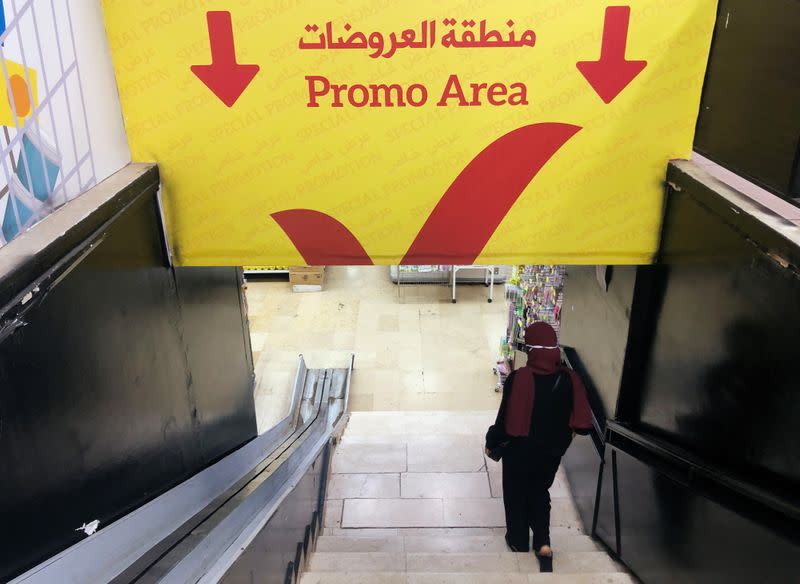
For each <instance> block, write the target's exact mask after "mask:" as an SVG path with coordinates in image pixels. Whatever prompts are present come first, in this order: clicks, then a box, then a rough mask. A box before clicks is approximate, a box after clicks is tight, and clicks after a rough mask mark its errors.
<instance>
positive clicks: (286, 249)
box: [103, 0, 716, 265]
mask: <svg viewBox="0 0 800 584" xmlns="http://www.w3.org/2000/svg"><path fill="white" fill-rule="evenodd" d="M103 4H104V10H105V16H106V21H107V28H108V33H109V39H110V43H111V47H112V53H113V57H114V62H115V67H116V72H117V79H118V83H119V89H120V95H121V98H122V103H123V109H124V112H125V117H126V123H127V131H128V138H129V141H130V145H131V149H132V153H133V157H134V159H136V160H143V161H144V160H154V161H156V162H158V163H159V165H160V167H161V172H162V177H163V182H164V200H165V208H166V214H167V222H168V228H169V234H170V240H171V243H172V246H173V252H174V255H175V258H176V260H177V261H178V262H179V263H181V264H184V265H242V264H255V265H264V264H280V265H294V264H300V263H304V262H305V263H309V264H368V263H376V264H396V263H404V264H432V263H446V264H469V263H489V264H501V263H592V264H612V263H647V262H650V261H651V260H652V257H653V254H654V252H655V250H656V246H657V241H658V232H659V227H660V225H659V223H660V217H661V208H662V202H663V186H662V181H663V178H664V173H665V170H666V165H667V162H668V161H669V160H670V159H671V158H686V157H688V156H689V155H690V152H691V145H692V138H693V133H694V125H695V120H696V118H697V110H698V104H699V100H700V90H701V87H702V82H703V76H704V73H705V65H706V59H707V55H708V48H709V43H710V38H711V32H712V27H713V23H714V18H715V8H716V2H715V0H637V1H636V2H629V3H628V4H619V5H609V4H607V3H606V2H598V1H596V0H575V1H572V2H564V1H563V0H507V1H505V2H496V1H492V0H473V1H471V2H463V0H459V1H451V0H442V1H440V2H422V1H420V0H405V1H403V2H391V1H389V0H344V1H340V2H319V1H313V0H294V1H292V2H285V1H283V0H280V1H278V0H275V1H265V2H252V1H245V0H230V1H228V2H204V1H199V0H198V1H193V2H186V1H183V0H181V1H176V0H163V1H160V2H144V3H142V2H127V1H124V0H104V3H103Z"/></svg>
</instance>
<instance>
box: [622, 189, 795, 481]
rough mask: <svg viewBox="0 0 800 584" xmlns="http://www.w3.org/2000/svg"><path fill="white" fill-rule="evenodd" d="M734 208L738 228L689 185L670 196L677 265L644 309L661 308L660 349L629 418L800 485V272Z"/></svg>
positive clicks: (699, 450) (668, 224)
mask: <svg viewBox="0 0 800 584" xmlns="http://www.w3.org/2000/svg"><path fill="white" fill-rule="evenodd" d="M729 207H730V205H729V206H728V210H729ZM732 215H733V217H735V220H736V221H737V222H738V224H731V223H728V222H727V220H726V219H725V218H724V217H723V216H720V215H719V214H718V213H716V212H715V211H714V210H713V209H712V208H711V207H710V206H709V205H707V204H705V203H704V201H703V200H702V199H701V198H698V197H695V196H693V195H692V194H689V192H688V191H686V192H673V193H671V195H670V203H669V208H668V212H667V216H666V219H665V234H664V241H663V250H662V261H664V262H668V263H667V265H665V266H662V267H661V268H659V269H661V270H662V271H663V277H662V281H661V283H660V289H659V290H658V291H657V294H658V298H657V299H655V300H654V302H653V303H652V304H650V305H649V306H647V307H646V308H645V310H647V311H648V312H650V313H651V314H657V315H658V316H657V322H655V324H654V326H653V329H652V330H651V331H650V334H651V335H652V349H651V353H650V355H649V361H648V366H647V371H646V373H645V374H644V375H643V378H642V385H641V386H640V387H636V388H633V389H634V391H633V392H632V393H634V394H638V396H637V395H632V396H630V398H631V400H632V399H633V398H637V397H638V400H639V404H638V412H637V411H636V408H631V411H630V412H628V416H629V418H628V419H626V420H624V421H626V422H628V423H631V424H634V425H636V424H641V425H643V426H645V427H647V428H649V429H652V430H655V431H658V432H660V433H662V434H663V435H665V437H667V438H668V439H670V440H672V441H674V443H675V444H677V445H680V446H681V447H683V448H686V449H688V450H690V451H692V452H694V453H696V454H698V455H700V456H703V457H707V458H708V459H709V461H710V462H712V463H713V464H715V465H722V466H724V467H726V468H729V469H730V470H731V471H732V472H737V473H740V474H745V475H749V476H752V477H753V478H754V480H757V481H759V482H764V481H767V480H768V479H769V477H773V478H775V480H776V481H778V482H780V480H781V479H782V480H783V481H784V482H786V481H788V482H792V481H794V482H795V483H796V484H797V483H800V429H799V428H798V426H797V424H796V420H798V419H800V394H798V392H797V378H796V373H795V371H796V359H797V355H796V347H797V346H800V274H798V272H796V271H795V270H794V269H793V268H792V267H791V266H789V267H784V266H783V265H781V264H780V263H778V261H776V260H775V259H773V257H771V256H770V255H768V253H769V252H768V251H767V250H771V249H778V245H779V244H780V243H781V242H778V241H775V242H770V241H767V238H765V237H759V234H758V232H757V230H753V229H749V228H748V225H747V218H746V217H744V216H742V215H741V214H735V213H733V214H732ZM751 222H752V223H755V221H754V220H752V219H751ZM762 246H763V248H762ZM779 251H780V253H784V252H783V251H782V250H779ZM790 253H791V252H786V254H787V257H788V256H789V255H790ZM731 431H734V432H735V436H736V440H735V444H736V447H735V448H732V444H731ZM765 473H766V474H765Z"/></svg>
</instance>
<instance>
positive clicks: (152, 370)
mask: <svg viewBox="0 0 800 584" xmlns="http://www.w3.org/2000/svg"><path fill="white" fill-rule="evenodd" d="M86 196H90V195H86ZM129 203H130V201H129ZM56 215H58V214H56ZM49 219H56V220H57V218H56V217H51V218H49ZM86 221H87V222H88V223H92V222H95V228H97V221H98V218H97V217H94V216H89V217H87V218H86ZM40 227H42V225H40V226H37V227H36V228H34V230H32V231H31V232H30V233H29V234H25V235H23V236H21V238H20V239H22V238H25V237H26V236H34V235H35V234H34V232H35V231H36V230H38V229H39V228H40ZM45 229H46V226H45ZM86 231H87V233H88V232H91V231H92V229H89V228H87V230H86ZM12 243H16V242H12ZM63 243H67V242H62V244H63ZM69 243H74V242H69ZM8 247H10V246H8ZM72 249H74V248H72V247H67V248H65V249H62V250H61V255H62V256H63V255H65V254H67V253H69V252H70V251H72ZM0 251H5V249H4V250H0ZM40 260H41V258H38V259H37V258H36V257H32V258H31V259H30V261H31V262H37V261H39V262H40V263H41V261H40ZM46 267H47V266H46V265H44V264H42V265H40V266H38V267H37V271H39V272H42V271H43V270H44V269H46ZM187 270H188V269H187ZM23 272H24V270H23V271H21V272H17V273H18V274H19V273H23ZM235 275H236V272H235V270H234V269H232V268H224V269H222V271H216V270H215V269H212V270H211V271H209V272H206V273H203V274H197V275H194V274H188V273H184V274H182V275H181V277H180V278H178V279H177V280H176V277H175V274H174V272H173V270H172V268H170V267H168V266H167V265H166V264H165V261H164V257H163V253H162V249H161V244H160V226H159V222H158V215H157V209H156V204H155V185H154V186H153V187H152V189H150V190H149V191H148V192H147V193H145V194H142V195H141V196H139V197H138V198H136V199H135V200H134V202H133V203H131V204H130V206H129V207H128V208H127V209H126V210H125V211H124V212H123V213H122V215H120V216H119V217H118V218H117V219H115V220H113V222H112V223H111V224H110V225H108V226H107V229H106V231H105V238H104V239H102V241H101V242H100V243H99V244H98V245H96V247H95V248H94V249H93V251H91V252H90V253H89V254H88V255H87V256H86V257H85V258H84V259H83V260H82V261H81V262H80V263H79V264H77V266H76V267H75V268H74V269H73V270H72V271H71V272H69V273H68V274H66V276H65V277H64V278H63V280H61V281H60V282H59V283H57V284H56V285H55V286H53V287H52V288H50V289H48V290H42V291H41V292H42V293H41V294H38V296H37V297H36V298H35V299H34V301H32V303H31V306H32V307H31V308H30V309H29V310H28V312H27V313H26V314H25V321H26V324H25V326H22V327H19V328H16V330H14V332H13V333H12V334H10V335H9V336H6V337H5V338H3V339H2V341H1V342H0V436H2V440H0V476H1V477H2V480H0V517H2V522H3V530H4V533H5V535H4V537H3V545H2V546H0V580H5V578H7V577H9V576H10V575H12V574H15V573H18V572H20V571H22V570H23V569H25V568H27V567H30V566H31V565H33V564H35V563H37V562H39V561H41V560H43V559H44V558H46V557H47V556H49V555H52V554H53V553H55V552H57V551H59V550H60V549H63V548H64V547H66V546H68V545H70V544H72V543H75V542H77V541H79V540H80V539H82V538H83V537H85V535H83V534H81V533H80V532H77V531H76V529H77V528H78V527H80V526H81V525H82V524H83V523H84V522H87V523H88V522H91V521H93V520H95V519H97V520H99V521H100V525H101V528H102V527H103V526H104V525H107V524H108V523H109V522H111V521H113V520H114V519H116V518H118V517H120V516H122V515H123V514H125V513H127V512H129V511H130V510H132V509H133V508H135V507H137V506H139V505H141V504H142V503H144V502H146V501H147V500H149V499H151V498H153V497H155V496H157V495H158V494H160V493H161V492H163V491H165V490H166V489H168V488H170V487H172V486H173V485H175V484H176V483H178V482H180V481H182V480H184V479H186V478H188V477H189V476H191V475H192V474H194V473H195V472H197V471H199V470H200V469H202V468H203V467H204V466H206V465H207V464H209V463H210V462H212V461H213V460H215V459H217V458H219V457H220V456H221V455H223V454H225V453H226V452H228V451H230V450H232V449H234V448H236V447H237V446H239V445H241V444H242V443H243V442H245V441H247V440H248V439H250V438H252V437H253V436H254V435H255V433H256V427H255V417H254V411H253V410H254V408H253V402H252V393H251V391H252V386H251V382H250V375H251V372H252V368H251V367H249V366H248V364H247V363H246V362H245V359H244V358H243V357H242V355H243V354H244V353H245V345H244V338H245V337H244V336H243V329H244V324H243V323H244V319H243V315H242V313H241V308H240V302H239V297H238V294H239V288H238V285H237V284H236V281H235V279H236V278H235ZM18 285H19V283H18V282H17V283H15V286H18ZM226 286H227V287H228V290H227V291H224V290H223V288H225V287H226ZM207 288H211V289H213V290H211V291H209V290H208V289H207ZM182 298H185V299H187V300H189V302H190V303H189V305H187V306H183V307H182V306H181V299H182ZM211 299H213V300H214V301H213V302H208V303H207V304H206V305H205V307H204V308H203V309H201V308H200V303H203V302H206V301H207V300H211ZM203 323H213V325H214V327H215V328H214V329H210V328H209V329H206V328H204V325H203ZM237 330H238V334H235V333H234V331H237ZM237 352H238V355H239V356H238V359H234V358H233V357H232V355H233V354H236V353H237ZM215 370H216V371H215ZM212 372H214V373H213V375H212Z"/></svg>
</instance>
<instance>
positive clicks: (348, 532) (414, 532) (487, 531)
mask: <svg viewBox="0 0 800 584" xmlns="http://www.w3.org/2000/svg"><path fill="white" fill-rule="evenodd" d="M505 533H506V529H505V527H419V528H418V527H410V528H388V529H387V528H374V527H363V528H357V527H344V528H343V527H326V528H325V529H324V531H323V535H331V536H344V537H394V536H398V535H405V536H441V535H447V536H454V537H461V536H468V535H481V536H489V535H499V536H503V535H505ZM576 535H585V534H584V533H583V530H582V529H581V528H580V527H579V526H576V527H559V526H554V525H551V526H550V537H552V538H553V539H554V540H555V539H558V538H565V537H572V536H576Z"/></svg>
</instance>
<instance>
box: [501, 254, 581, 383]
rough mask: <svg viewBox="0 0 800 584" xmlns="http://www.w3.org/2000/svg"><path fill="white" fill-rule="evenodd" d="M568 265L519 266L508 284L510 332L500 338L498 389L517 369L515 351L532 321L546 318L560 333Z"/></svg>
mask: <svg viewBox="0 0 800 584" xmlns="http://www.w3.org/2000/svg"><path fill="white" fill-rule="evenodd" d="M565 274H566V268H565V267H564V266H546V265H524V266H515V268H514V272H513V274H512V276H511V278H510V279H509V281H508V284H507V285H506V300H508V324H507V326H506V336H505V338H503V339H501V341H500V359H499V360H498V362H497V364H496V366H495V372H496V373H497V374H498V377H499V381H498V387H497V388H496V389H497V390H498V391H499V389H500V388H502V383H503V382H504V381H505V378H506V375H507V374H508V372H510V371H511V370H512V369H513V361H514V352H515V351H516V350H519V349H522V348H523V347H522V346H523V345H524V343H525V340H524V335H525V329H526V328H527V327H528V325H530V324H532V323H534V322H538V321H544V322H547V323H549V324H550V325H552V327H553V328H554V329H555V330H556V333H559V332H560V328H561V305H562V302H563V298H564V296H563V287H564V276H565Z"/></svg>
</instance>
